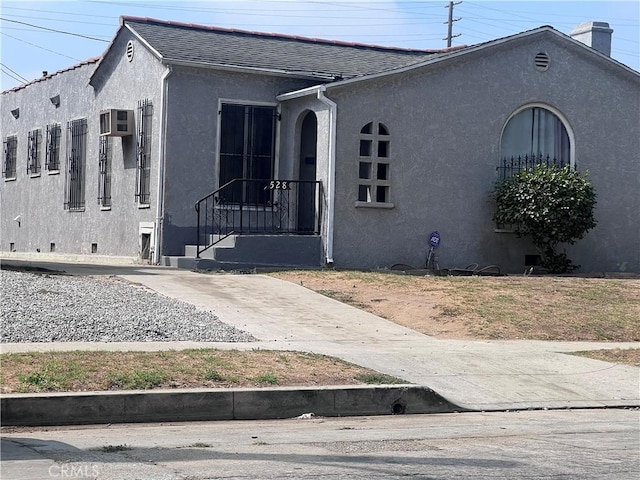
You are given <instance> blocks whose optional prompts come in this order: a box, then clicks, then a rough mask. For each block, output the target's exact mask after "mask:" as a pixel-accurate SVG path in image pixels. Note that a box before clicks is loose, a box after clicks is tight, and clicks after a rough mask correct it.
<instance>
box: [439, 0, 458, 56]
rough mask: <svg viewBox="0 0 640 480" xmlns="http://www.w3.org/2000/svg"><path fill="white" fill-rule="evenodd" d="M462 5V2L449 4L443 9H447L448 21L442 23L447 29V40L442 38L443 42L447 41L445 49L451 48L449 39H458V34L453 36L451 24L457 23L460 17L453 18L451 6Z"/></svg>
mask: <svg viewBox="0 0 640 480" xmlns="http://www.w3.org/2000/svg"><path fill="white" fill-rule="evenodd" d="M461 3H462V1H459V2H449V5H448V6H446V7H444V8H448V9H449V20H448V21H447V22H444V23H446V24H447V25H448V29H447V38H443V40H446V41H447V48H448V47H450V46H451V39H452V38H456V37H459V36H460V34H459V33H457V34H455V35H453V34H452V33H453V22H457V21H458V20H460V19H461V17H458V18H453V6H454V5H460V4H461Z"/></svg>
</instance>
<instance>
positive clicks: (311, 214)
mask: <svg viewBox="0 0 640 480" xmlns="http://www.w3.org/2000/svg"><path fill="white" fill-rule="evenodd" d="M317 129H318V121H317V119H316V115H315V113H313V112H309V113H307V115H306V116H305V118H304V120H303V122H302V128H301V131H300V159H299V170H298V172H299V175H298V179H299V180H300V183H299V184H298V231H299V232H300V233H313V232H314V231H315V227H316V221H315V219H316V186H315V183H313V182H315V181H316V144H317Z"/></svg>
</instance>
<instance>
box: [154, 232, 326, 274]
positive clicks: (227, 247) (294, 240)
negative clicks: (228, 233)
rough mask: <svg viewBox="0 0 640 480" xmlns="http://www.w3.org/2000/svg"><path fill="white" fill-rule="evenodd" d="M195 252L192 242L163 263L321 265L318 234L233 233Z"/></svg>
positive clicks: (216, 266) (209, 266)
mask: <svg viewBox="0 0 640 480" xmlns="http://www.w3.org/2000/svg"><path fill="white" fill-rule="evenodd" d="M196 252H197V247H196V246H195V245H186V246H185V256H184V257H163V264H164V265H171V266H174V267H178V268H190V269H195V268H198V269H223V270H237V269H250V268H254V267H319V266H321V265H322V240H321V238H320V237H319V236H318V235H237V236H233V238H232V237H229V238H228V239H225V240H224V242H221V244H218V245H214V246H213V247H211V248H209V249H208V250H206V251H204V252H202V253H201V254H200V258H196Z"/></svg>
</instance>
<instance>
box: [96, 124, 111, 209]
mask: <svg viewBox="0 0 640 480" xmlns="http://www.w3.org/2000/svg"><path fill="white" fill-rule="evenodd" d="M98 170H99V174H98V204H99V205H100V207H102V208H109V207H111V137H108V136H106V135H102V136H100V153H99V157H98Z"/></svg>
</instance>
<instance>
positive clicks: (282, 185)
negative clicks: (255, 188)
mask: <svg viewBox="0 0 640 480" xmlns="http://www.w3.org/2000/svg"><path fill="white" fill-rule="evenodd" d="M269 190H291V184H290V183H289V182H288V181H286V180H271V182H270V183H269Z"/></svg>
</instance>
